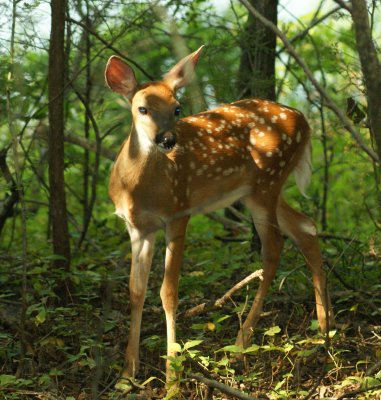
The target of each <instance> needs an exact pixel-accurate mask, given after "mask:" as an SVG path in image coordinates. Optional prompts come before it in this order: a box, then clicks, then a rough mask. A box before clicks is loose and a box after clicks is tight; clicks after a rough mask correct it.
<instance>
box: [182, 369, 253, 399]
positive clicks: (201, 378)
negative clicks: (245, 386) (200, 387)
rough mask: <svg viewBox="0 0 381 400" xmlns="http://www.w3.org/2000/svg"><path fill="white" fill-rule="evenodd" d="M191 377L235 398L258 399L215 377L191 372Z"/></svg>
mask: <svg viewBox="0 0 381 400" xmlns="http://www.w3.org/2000/svg"><path fill="white" fill-rule="evenodd" d="M189 377H190V378H191V379H196V380H197V381H199V382H201V383H203V384H204V385H206V386H208V387H210V388H214V389H218V390H219V391H221V392H222V393H225V394H227V395H229V396H233V397H234V398H237V399H243V400H257V399H256V398H255V397H251V396H249V395H247V394H246V393H243V392H240V391H239V390H237V389H234V388H232V387H230V386H227V385H224V384H223V383H220V382H217V381H215V380H213V379H208V378H205V377H204V376H202V375H200V374H190V375H189Z"/></svg>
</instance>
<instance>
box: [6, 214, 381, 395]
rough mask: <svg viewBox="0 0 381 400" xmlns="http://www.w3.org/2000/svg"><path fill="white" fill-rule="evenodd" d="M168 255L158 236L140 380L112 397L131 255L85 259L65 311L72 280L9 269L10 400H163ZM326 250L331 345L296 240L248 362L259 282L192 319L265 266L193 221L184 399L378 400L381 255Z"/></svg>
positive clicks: (359, 248) (245, 246) (41, 270)
mask: <svg viewBox="0 0 381 400" xmlns="http://www.w3.org/2000/svg"><path fill="white" fill-rule="evenodd" d="M208 223H209V222H208ZM211 232H213V234H212V233H211ZM110 236H111V234H110ZM110 240H111V239H110ZM114 240H115V239H114ZM206 242H208V246H206V245H205V243H206ZM237 242H238V243H237ZM163 246H164V238H163V237H159V239H158V245H157V251H156V253H155V257H154V265H153V270H152V273H151V279H150V283H149V288H148V291H147V300H146V305H145V309H144V315H143V325H142V334H141V361H142V364H141V370H140V372H139V375H138V378H139V379H138V383H137V384H136V385H134V388H133V390H132V391H131V392H130V393H129V394H128V395H127V394H125V393H123V392H121V391H119V390H117V389H115V384H116V383H117V381H118V377H119V376H120V373H121V369H122V366H123V353H124V347H125V345H126V339H127V329H128V327H129V300H128V272H129V268H128V264H129V258H130V253H129V251H127V253H126V252H125V251H124V250H123V248H126V247H125V245H123V246H122V245H121V246H120V247H121V249H122V250H118V251H115V252H113V253H109V254H108V255H106V256H105V255H104V254H103V256H99V255H97V254H95V253H94V252H91V251H90V250H89V251H88V252H87V253H86V254H91V256H90V255H87V256H86V257H83V256H82V258H78V261H77V262H76V263H75V266H74V267H73V273H72V276H71V279H72V281H73V287H74V291H73V297H72V299H71V302H69V304H67V305H57V302H56V299H55V297H54V292H53V288H54V285H55V282H56V280H57V277H58V274H60V273H62V272H59V271H52V270H51V269H50V262H49V259H42V258H37V257H36V258H34V259H32V260H30V263H29V264H28V272H27V275H26V278H25V265H24V266H23V265H22V263H20V262H19V261H18V260H17V259H16V257H15V258H13V259H12V261H11V265H10V264H9V259H8V260H7V262H5V261H4V262H3V261H1V260H0V261H1V262H0V269H1V270H0V276H1V279H0V289H1V297H0V327H1V331H0V362H1V364H0V367H1V370H0V399H7V400H8V399H12V400H18V399H42V400H52V399H54V400H73V399H78V400H86V399H128V398H130V399H160V398H164V397H165V389H164V385H165V375H164V371H165V362H166V360H165V358H163V355H164V354H165V348H166V333H165V320H164V313H163V311H162V308H161V301H160V296H159V291H160V285H161V279H162V270H163V268H162V265H163V257H164V255H163V248H164V247H163ZM323 249H324V254H325V258H326V264H327V270H328V275H329V281H330V290H331V297H332V303H333V307H334V310H335V315H336V321H337V326H336V327H333V328H332V329H331V331H330V333H329V335H326V336H323V335H321V334H320V333H319V329H318V324H317V321H316V320H315V318H316V316H315V310H314V300H313V290H312V289H313V288H312V284H311V282H310V276H309V273H308V271H307V270H306V269H305V267H304V262H303V259H302V258H301V257H300V256H299V255H298V254H297V252H296V251H295V249H294V248H293V246H292V245H291V243H288V242H286V245H285V250H284V253H283V254H284V257H283V259H282V264H281V267H280V269H279V271H278V274H277V278H276V280H275V281H274V283H273V285H272V289H271V291H270V293H269V295H268V297H267V298H266V303H265V310H264V313H263V316H262V318H261V320H260V321H259V324H258V326H257V327H256V329H255V331H254V335H253V339H252V343H253V345H252V346H251V347H250V348H249V349H248V350H247V351H245V353H244V354H243V356H244V361H243V362H239V363H237V362H235V360H236V358H237V353H241V355H242V350H240V349H239V348H237V347H236V346H234V341H235V337H236V334H237V331H238V329H239V325H240V321H241V320H242V319H243V318H244V317H245V314H246V313H247V309H248V307H249V304H250V303H251V301H252V299H253V295H254V294H255V290H256V288H257V286H258V280H253V281H252V282H251V283H250V284H249V285H245V286H244V287H243V288H242V289H241V290H239V291H237V292H236V293H234V295H232V296H231V297H230V298H229V299H228V301H226V303H225V304H224V305H223V307H220V308H213V307H212V306H210V307H207V310H206V311H205V312H202V313H199V314H197V315H192V316H187V314H186V311H187V310H189V309H191V308H192V307H194V306H196V305H199V304H201V303H203V302H205V301H208V302H209V303H208V304H211V302H213V301H214V300H216V299H218V298H220V297H221V296H223V295H224V294H225V293H226V292H227V291H228V290H229V289H230V288H231V287H233V286H234V285H235V284H236V283H237V282H239V281H241V280H242V279H244V278H245V277H246V276H248V275H249V274H250V273H251V272H252V271H253V270H256V269H260V267H261V264H260V261H259V258H258V257H257V256H256V255H255V254H254V255H253V254H251V253H250V244H249V241H248V240H247V238H245V237H244V238H240V239H237V238H235V239H234V240H233V239H232V240H230V239H229V238H227V237H226V235H225V236H223V232H218V228H215V227H213V229H209V227H208V226H205V222H203V224H197V221H196V223H195V225H194V232H193V233H192V234H191V235H190V238H189V239H188V246H187V251H186V254H185V261H184V267H183V273H182V278H181V284H180V304H179V310H178V327H177V328H178V329H177V334H178V343H179V350H180V352H179V355H178V357H176V358H175V359H174V360H172V361H173V368H175V369H177V370H178V371H181V372H182V374H181V381H180V390H179V392H178V394H177V396H178V398H182V399H221V400H222V399H235V398H246V399H249V398H252V399H268V400H278V399H279V400H280V399H305V400H307V399H336V400H339V399H340V400H343V399H352V398H357V399H381V318H380V306H381V296H380V295H381V284H380V274H381V272H380V262H381V258H380V255H379V254H377V253H374V252H373V253H372V252H370V251H369V246H368V245H367V244H354V243H350V244H348V243H344V242H343V243H338V240H337V239H335V241H334V242H332V241H328V242H327V241H325V242H324V244H323ZM344 250H345V251H344ZM248 254H249V256H248ZM10 266H11V267H12V268H10ZM20 293H21V299H20ZM215 386H217V387H215ZM231 389H235V390H237V391H238V392H237V393H236V394H234V393H232V392H231ZM239 396H241V397H239ZM245 396H246V397H245ZM167 398H169V396H167Z"/></svg>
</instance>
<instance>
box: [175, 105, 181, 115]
mask: <svg viewBox="0 0 381 400" xmlns="http://www.w3.org/2000/svg"><path fill="white" fill-rule="evenodd" d="M180 112H181V107H176V108H175V115H176V117H178V116H179V115H180Z"/></svg>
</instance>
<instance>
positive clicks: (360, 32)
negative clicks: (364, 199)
mask: <svg viewBox="0 0 381 400" xmlns="http://www.w3.org/2000/svg"><path fill="white" fill-rule="evenodd" d="M352 19H353V25H354V29H355V37H356V46H357V51H358V53H359V57H360V63H361V70H362V73H363V76H364V81H365V88H366V97H367V100H368V115H369V122H370V127H371V134H372V136H373V139H374V141H375V142H376V152H377V154H378V158H379V160H380V161H381V112H380V110H381V96H380V93H381V66H380V62H379V60H378V57H377V50H376V48H375V46H374V42H373V39H372V34H371V29H370V25H369V16H368V10H367V5H366V1H365V0H352Z"/></svg>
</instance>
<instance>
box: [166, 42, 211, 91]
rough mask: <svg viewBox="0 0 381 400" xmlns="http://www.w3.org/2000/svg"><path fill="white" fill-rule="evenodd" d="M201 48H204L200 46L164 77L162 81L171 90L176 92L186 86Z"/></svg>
mask: <svg viewBox="0 0 381 400" xmlns="http://www.w3.org/2000/svg"><path fill="white" fill-rule="evenodd" d="M203 48H204V46H201V47H200V48H199V49H198V50H196V51H195V52H194V53H192V54H189V56H186V57H184V58H183V59H181V60H180V61H179V62H178V63H177V64H176V65H175V66H174V67H172V68H171V70H170V71H169V72H168V73H167V74H166V75H164V78H163V80H164V81H165V82H166V83H168V84H169V86H170V87H171V88H172V89H173V90H175V91H176V90H178V89H180V88H182V87H184V86H186V85H188V83H189V81H190V80H191V78H192V75H193V73H194V70H195V68H196V65H197V61H198V59H199V58H200V55H201V52H202V49H203Z"/></svg>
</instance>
